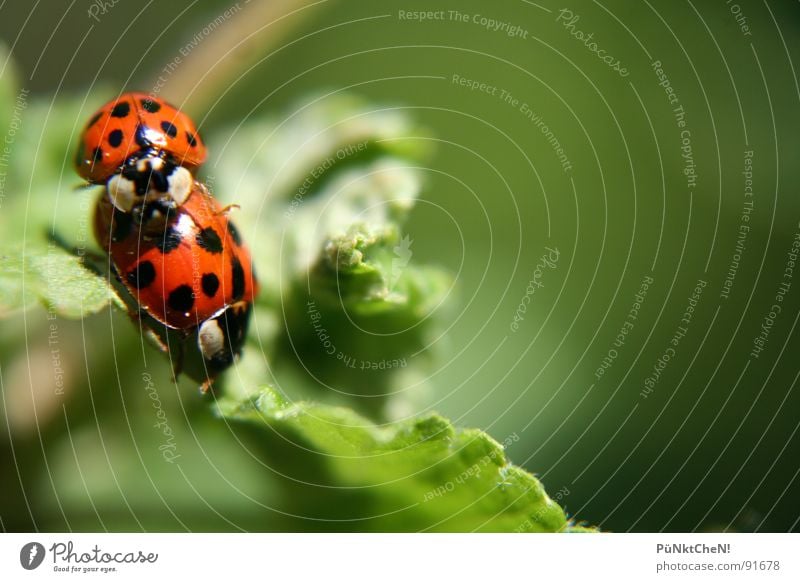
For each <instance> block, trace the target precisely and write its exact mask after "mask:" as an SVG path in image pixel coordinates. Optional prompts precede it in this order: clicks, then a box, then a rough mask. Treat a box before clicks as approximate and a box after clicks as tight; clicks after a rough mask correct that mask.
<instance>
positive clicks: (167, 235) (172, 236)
mask: <svg viewBox="0 0 800 582" xmlns="http://www.w3.org/2000/svg"><path fill="white" fill-rule="evenodd" d="M181 240H182V239H181V233H179V232H178V231H177V230H175V228H174V227H172V226H168V227H167V229H166V230H165V231H164V237H163V238H161V239H160V240H157V241H156V246H158V250H160V251H161V252H162V253H164V254H166V253H169V252H170V251H174V250H175V249H177V248H178V247H179V246H180V244H181Z"/></svg>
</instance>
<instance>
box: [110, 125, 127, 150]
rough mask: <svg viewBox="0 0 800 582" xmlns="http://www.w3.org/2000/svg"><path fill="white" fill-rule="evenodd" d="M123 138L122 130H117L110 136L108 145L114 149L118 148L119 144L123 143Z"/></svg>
mask: <svg viewBox="0 0 800 582" xmlns="http://www.w3.org/2000/svg"><path fill="white" fill-rule="evenodd" d="M122 138H123V134H122V130H121V129H115V130H114V131H112V132H111V133H109V134H108V143H109V145H110V146H111V147H112V148H118V147H119V144H121V143H122Z"/></svg>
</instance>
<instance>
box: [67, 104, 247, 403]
mask: <svg viewBox="0 0 800 582" xmlns="http://www.w3.org/2000/svg"><path fill="white" fill-rule="evenodd" d="M206 155H207V151H206V147H205V145H204V144H203V142H202V140H201V139H200V136H199V135H198V133H197V128H196V127H195V125H194V123H193V122H192V120H191V119H189V117H188V116H186V115H185V114H183V113H181V112H180V111H178V110H177V109H176V108H174V107H172V106H171V105H169V104H168V103H166V102H165V101H163V100H161V99H157V98H154V97H151V96H149V95H146V94H143V93H126V94H124V95H122V96H120V97H119V98H117V99H115V100H113V101H111V102H109V103H107V104H106V105H104V106H103V107H101V108H100V110H99V111H98V112H97V113H96V114H95V115H94V116H93V117H92V118H91V120H90V121H89V123H88V125H87V126H86V129H84V131H83V133H82V135H81V141H80V145H79V149H78V156H77V159H76V166H77V170H78V173H79V174H80V175H81V177H82V178H84V179H85V180H86V181H88V182H89V183H91V184H101V185H104V186H105V191H104V192H103V194H102V195H101V197H100V199H99V200H98V203H97V206H96V210H95V217H94V231H95V237H96V238H97V241H98V243H99V244H100V246H101V247H102V248H103V249H104V250H105V251H106V252H108V254H109V257H110V259H111V266H112V269H113V271H114V273H115V275H116V277H117V279H118V281H119V283H120V284H121V285H122V286H123V287H124V288H125V289H126V293H127V297H126V298H127V299H128V300H129V301H128V303H129V305H130V308H131V313H132V315H134V316H135V317H136V318H138V319H139V320H140V321H141V322H142V324H143V326H144V329H145V330H146V331H147V332H148V333H149V334H150V335H151V336H152V337H153V338H154V339H156V340H157V341H158V343H159V344H160V345H161V346H162V348H163V349H164V350H165V351H169V353H170V354H172V355H173V356H174V357H175V371H176V374H177V373H180V372H181V371H184V372H186V373H187V374H188V375H189V376H190V377H192V378H195V379H197V380H199V381H200V382H202V384H203V388H204V390H205V389H207V388H208V387H209V386H211V384H212V383H213V381H214V379H215V378H216V376H217V375H219V374H220V373H221V372H222V371H223V370H225V369H226V368H228V367H229V366H230V365H231V364H232V363H233V362H234V361H235V360H236V358H237V357H238V356H239V354H240V353H241V350H242V346H243V344H244V339H245V335H246V332H247V326H248V323H249V320H250V313H251V311H252V303H253V299H254V297H255V295H256V293H257V292H258V283H257V282H256V278H255V274H254V273H253V268H252V265H251V260H250V253H249V251H248V249H247V247H246V246H245V245H244V243H243V242H242V239H241V237H240V235H239V233H238V231H237V230H236V227H235V226H234V224H233V223H232V222H231V221H230V218H229V216H228V211H229V209H230V207H224V208H223V207H221V206H220V205H219V203H218V202H217V201H216V200H215V199H214V197H213V196H212V195H211V194H210V192H209V191H208V188H207V187H206V186H205V185H204V184H203V183H201V182H200V181H198V180H196V179H195V177H194V173H195V172H196V170H197V168H198V167H199V166H200V165H201V164H202V163H203V162H204V161H205V159H206ZM173 344H177V345H173Z"/></svg>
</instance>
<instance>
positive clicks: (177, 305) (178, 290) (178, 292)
mask: <svg viewBox="0 0 800 582" xmlns="http://www.w3.org/2000/svg"><path fill="white" fill-rule="evenodd" d="M167 304H168V305H169V307H170V309H173V310H174V311H180V312H181V313H186V312H187V311H189V310H190V309H191V308H192V307H193V306H194V294H193V293H192V288H191V287H189V286H188V285H179V286H178V287H175V289H173V290H172V291H170V293H169V297H168V298H167Z"/></svg>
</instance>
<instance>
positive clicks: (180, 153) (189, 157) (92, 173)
mask: <svg viewBox="0 0 800 582" xmlns="http://www.w3.org/2000/svg"><path fill="white" fill-rule="evenodd" d="M207 155H208V152H207V150H206V146H205V145H204V144H203V142H202V140H201V139H200V136H199V135H198V134H197V128H196V127H195V124H194V122H193V121H192V120H191V119H190V118H189V116H188V115H186V114H185V113H182V112H181V111H179V110H178V109H176V108H175V107H174V106H172V105H170V104H169V103H167V102H166V101H164V100H163V99H160V98H158V97H152V96H150V95H148V94H146V93H124V94H123V95H121V96H120V97H119V98H117V99H113V100H111V101H109V102H108V103H106V104H105V105H103V106H102V107H101V108H100V109H99V110H98V111H97V112H96V113H95V114H94V115H93V116H92V118H91V119H90V120H89V123H88V124H87V125H86V128H85V129H84V130H83V133H82V134H81V138H80V143H79V145H78V152H77V155H76V159H75V166H76V168H77V170H78V174H80V176H81V177H82V178H83V179H85V180H86V181H88V182H91V183H93V184H101V183H103V182H105V181H106V180H108V179H109V178H110V177H111V176H113V175H114V174H115V173H117V172H118V171H119V170H120V169H121V168H122V166H123V165H124V164H125V162H126V161H127V160H129V159H130V158H132V157H148V156H150V157H159V156H166V157H168V158H169V159H170V161H171V162H173V163H175V164H176V165H179V166H183V167H185V168H187V169H188V170H190V171H191V172H194V170H196V169H197V167H198V166H200V165H201V164H202V163H203V162H204V161H205V160H206V156H207Z"/></svg>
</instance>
